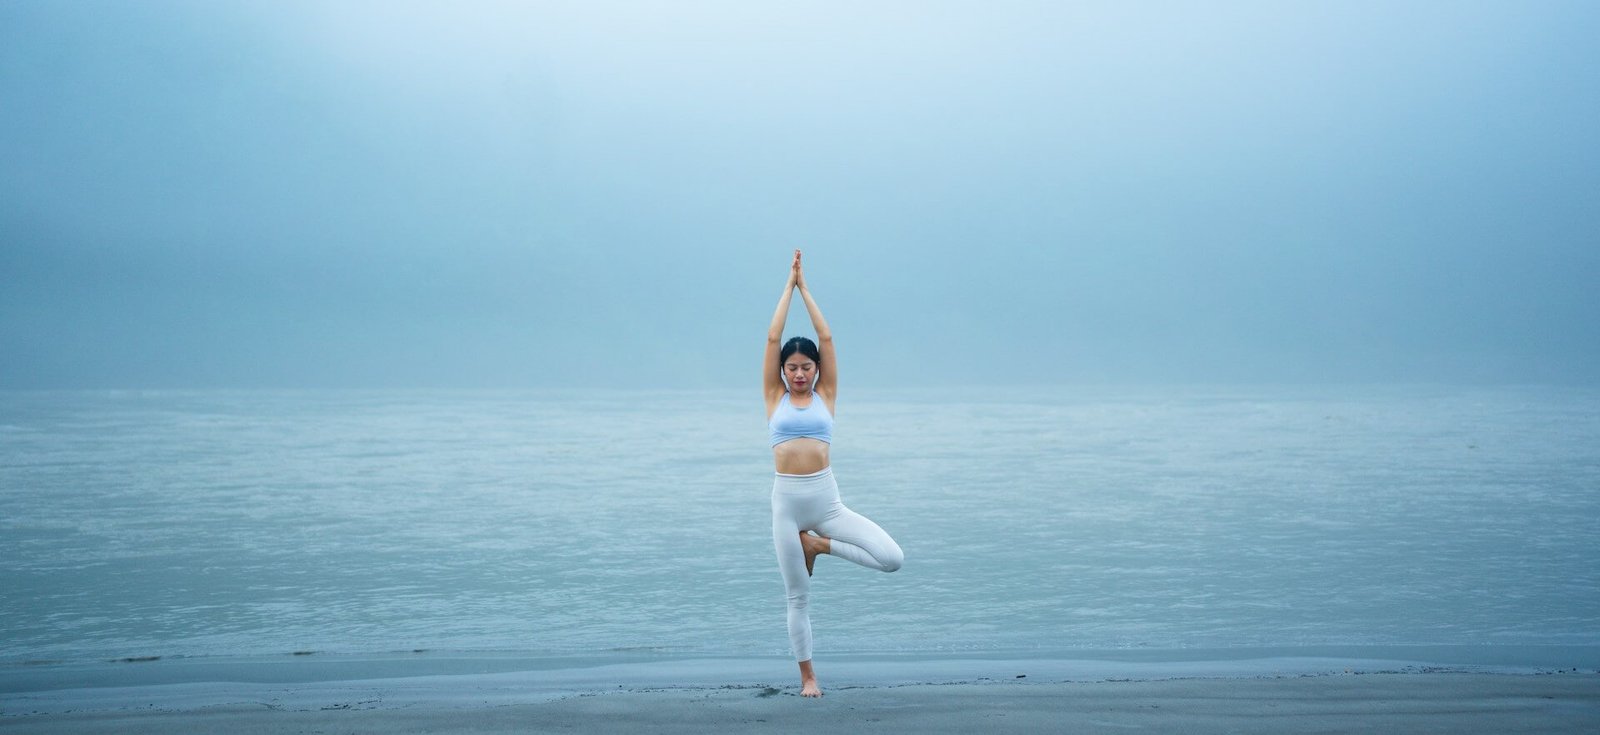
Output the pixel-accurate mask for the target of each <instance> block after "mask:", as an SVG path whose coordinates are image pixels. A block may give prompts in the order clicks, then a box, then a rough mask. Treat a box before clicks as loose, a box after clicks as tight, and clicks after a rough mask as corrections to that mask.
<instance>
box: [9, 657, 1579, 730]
mask: <svg viewBox="0 0 1600 735" xmlns="http://www.w3.org/2000/svg"><path fill="white" fill-rule="evenodd" d="M1341 652H1343V653H1344V654H1347V655H1339V654H1340V653H1341ZM1064 653H1066V654H1070V656H1069V655H1063V654H1064ZM1352 653H1354V654H1366V655H1348V654H1352ZM1315 654H1322V655H1315ZM1385 654H1387V655H1385ZM1395 654H1409V655H1395ZM1422 654H1428V655H1422ZM817 666H818V673H819V677H820V678H821V680H822V683H823V687H824V691H825V692H830V693H835V694H842V693H848V692H854V693H855V694H853V695H851V697H857V696H859V695H862V694H863V693H869V694H870V693H875V694H872V696H869V697H868V698H869V699H872V698H874V697H881V696H887V695H888V693H890V692H896V691H902V690H905V691H909V690H919V691H920V690H940V691H947V692H956V691H961V692H965V693H966V694H964V695H963V696H968V695H970V696H974V697H981V696H986V695H988V694H995V693H999V692H1009V693H1019V692H1021V691H1022V690H1021V689H1017V688H1018V687H1021V688H1023V689H1027V690H1030V691H1031V690H1032V688H1036V687H1055V688H1057V689H1062V690H1063V691H1068V690H1073V689H1074V688H1082V687H1084V686H1089V685H1105V684H1130V685H1131V684H1139V685H1150V686H1155V687H1156V688H1157V689H1163V688H1166V687H1172V686H1178V684H1179V683H1181V682H1190V683H1191V684H1190V685H1191V686H1198V687H1201V688H1203V689H1214V690H1219V691H1220V690H1233V689H1238V688H1240V687H1243V688H1246V689H1253V688H1254V687H1256V686H1257V685H1256V684H1250V683H1249V682H1258V683H1259V682H1270V681H1291V680H1308V681H1322V682H1324V683H1325V684H1326V683H1327V682H1335V681H1339V680H1354V679H1363V678H1365V679H1368V680H1371V679H1374V678H1386V679H1394V680H1397V681H1399V682H1401V683H1402V684H1403V685H1406V686H1415V685H1417V683H1418V682H1421V681H1435V680H1437V681H1441V682H1447V681H1467V680H1471V681H1478V682H1488V681H1498V682H1502V683H1506V682H1519V684H1518V686H1522V687H1526V686H1528V685H1527V682H1530V681H1562V682H1568V683H1569V684H1570V688H1571V690H1572V692H1576V693H1580V694H1581V693H1583V692H1587V695H1588V696H1589V697H1590V698H1591V699H1592V700H1593V703H1594V704H1595V707H1596V709H1595V710H1594V712H1595V713H1596V714H1597V715H1600V647H1542V646H1541V647H1527V646H1516V647H1470V646H1465V647H1448V646H1445V647H1440V646H1417V647H1405V646H1399V647H1345V648H1328V649H1324V648H1284V649H1211V650H1167V651H1148V650H1113V651H1076V652H1055V653H1053V654H1051V655H1038V656H1029V657H1019V656H1015V655H1013V656H1010V657H1004V658H1000V657H994V656H977V655H974V656H966V657H957V656H949V655H944V656H940V655H928V654H924V655H899V656H885V655H863V654H856V655H839V656H834V657H830V658H827V659H824V660H822V661H819V662H818V665H817ZM1328 686H1333V687H1334V688H1335V689H1340V690H1342V689H1346V688H1348V685H1328ZM1428 686H1429V687H1432V686H1434V685H1428ZM1564 686H1565V685H1564ZM1179 688H1182V687H1179ZM1490 688H1493V687H1490ZM797 692H798V686H797V675H796V674H795V671H794V664H793V662H792V661H790V660H788V659H787V658H781V657H765V658H749V657H746V658H718V657H668V656H660V655H658V656H646V655H611V656H570V657H532V656H526V655H518V654H514V653H501V654H478V655H465V654H459V653H456V654H450V653H443V652H441V653H437V654H429V653H428V652H417V653H413V654H409V655H408V654H391V655H384V656H331V655H285V656H277V657H270V656H262V657H240V658H215V659H208V658H192V659H183V658H174V659H161V660H149V661H134V662H128V663H124V662H105V663H93V664H60V665H23V664H14V665H10V666H6V667H3V670H0V727H15V726H18V725H21V724H25V723H32V724H36V725H38V724H43V723H49V722H53V721H58V720H62V718H66V719H70V720H73V721H78V720H81V719H82V718H85V717H89V718H95V717H119V716H138V717H144V716H146V715H154V714H163V715H172V716H177V715H183V714H186V713H187V714H193V713H200V712H215V711H217V710H218V708H221V709H224V710H229V711H239V712H240V713H241V714H242V713H244V712H245V711H248V710H250V709H252V708H254V709H259V710H261V711H262V712H278V713H281V712H321V711H332V710H349V709H360V710H371V711H378V710H391V711H397V710H406V711H420V710H426V711H441V712H442V711H450V710H473V711H476V710H482V709H485V708H490V709H495V708H504V707H543V706H546V705H551V704H552V703H559V702H565V701H569V700H574V699H585V698H590V697H596V696H606V697H610V696H613V695H619V694H622V695H628V696H630V697H631V696H633V695H649V697H646V699H652V701H653V700H654V699H660V698H666V699H667V700H671V701H677V700H682V699H685V698H695V697H711V698H717V699H722V698H727V697H739V696H744V697H755V698H758V699H766V698H774V697H793V698H795V699H798V697H795V696H794V695H795V694H797ZM906 696H913V695H906ZM916 696H921V695H916ZM1008 696H1009V695H1008ZM1019 696H1022V695H1021V694H1019ZM1027 696H1032V695H1027ZM913 698H915V696H913ZM835 699H838V698H837V697H836V698H835ZM619 701H621V700H619ZM240 708H243V709H242V710H241V709H240Z"/></svg>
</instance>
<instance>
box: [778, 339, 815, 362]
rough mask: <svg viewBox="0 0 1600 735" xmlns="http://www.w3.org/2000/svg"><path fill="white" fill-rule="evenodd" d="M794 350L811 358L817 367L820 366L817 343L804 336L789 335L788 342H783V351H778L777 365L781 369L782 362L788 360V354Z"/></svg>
mask: <svg viewBox="0 0 1600 735" xmlns="http://www.w3.org/2000/svg"><path fill="white" fill-rule="evenodd" d="M796 352H798V353H800V354H802V355H805V356H806V357H809V358H811V361H812V362H815V363H816V364H817V366H818V367H821V366H822V353H820V352H817V343H815V342H812V341H811V340H809V339H806V338H805V337H791V338H790V339H789V341H788V342H785V343H783V351H781V352H779V353H778V367H779V368H780V369H781V368H782V367H783V363H785V362H788V360H789V356H790V355H793V354H794V353H796Z"/></svg>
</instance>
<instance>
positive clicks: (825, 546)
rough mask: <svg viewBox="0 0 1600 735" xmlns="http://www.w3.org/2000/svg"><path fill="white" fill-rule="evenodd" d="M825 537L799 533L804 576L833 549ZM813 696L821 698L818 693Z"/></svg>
mask: <svg viewBox="0 0 1600 735" xmlns="http://www.w3.org/2000/svg"><path fill="white" fill-rule="evenodd" d="M830 541H831V540H830V539H829V538H828V537H827V536H812V535H811V534H810V533H807V532H805V531H801V532H800V548H802V549H804V550H805V552H806V576H807V577H809V576H811V568H812V567H814V566H816V564H817V555H819V554H826V553H828V551H829V550H830V549H832V548H833V544H832V543H831V542H830ZM815 696H818V697H820V696H822V694H821V693H820V692H819V693H818V694H816V695H815Z"/></svg>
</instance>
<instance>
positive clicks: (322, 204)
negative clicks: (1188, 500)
mask: <svg viewBox="0 0 1600 735" xmlns="http://www.w3.org/2000/svg"><path fill="white" fill-rule="evenodd" d="M861 5H865V6H866V7H862V6H861ZM1596 38H1600V4H1595V3H1590V2H1516V3H1512V2H1489V3H1474V2H1461V3H1454V2H1452V3H1438V2H1416V3H1410V2H1372V3H1363V2H1326V3H1276V2H1260V3H1255V2H1232V3H1226V4H1212V3H1198V2H1196V3H1166V2H1162V3H1156V2H1151V3H1134V4H1124V3H1109V2H1108V3H1092V4H1089V3H1084V4H1079V3H1070V4H1069V3H1054V2H1040V3H1012V2H1003V3H989V2H985V3H913V2H903V3H868V4H851V3H833V2H807V3H776V2H774V3H748V2H693V3H667V2H661V3H588V2H574V3H556V2H539V3H509V2H508V3H490V2H479V3H467V4H461V3H450V4H447V3H442V2H441V3H393V2H349V1H346V2H277V1H274V2H223V3H214V2H198V1H196V2H171V1H164V2H154V1H152V2H70V3H67V2H43V1H34V0H12V1H10V2H5V3H3V4H0V388H56V387H63V388H79V387H89V388H100V387H116V388H122V387H127V388H140V387H151V388H166V387H172V388H184V387H412V386H415V387H523V386H527V387H542V386H596V387H628V386H639V387H662V386H681V387H693V388H704V387H717V388H720V387H730V388H738V387H745V386H748V387H750V389H751V390H752V392H753V391H754V390H755V386H756V385H758V384H759V380H760V376H759V374H758V372H757V370H758V368H759V364H758V361H759V355H760V350H761V347H762V345H761V340H762V338H763V335H764V332H765V328H766V326H767V322H768V320H769V319H770V317H771V314H772V309H773V307H774V305H775V303H776V301H777V298H778V295H779V291H780V289H781V287H782V285H783V282H784V278H785V271H786V268H787V264H788V260H789V257H790V252H791V251H792V249H794V248H796V247H799V248H803V249H804V250H805V251H806V264H807V277H808V280H809V281H810V282H811V285H812V289H813V292H814V293H815V295H816V296H817V298H818V300H819V302H820V303H821V305H822V307H823V309H824V312H825V313H826V315H827V316H828V318H829V320H830V322H831V323H832V325H833V326H834V328H835V330H836V332H837V338H838V341H839V348H840V354H841V364H842V369H841V373H842V374H843V375H845V376H847V377H845V378H844V380H845V381H846V382H847V384H849V383H854V384H859V385H875V386H913V387H915V386H934V385H954V384H993V385H1008V384H1011V385H1014V384H1030V383H1062V382H1078V381H1088V382H1101V381H1104V382H1146V381H1153V382H1319V381H1361V382H1368V381H1380V382H1419V381H1422V382H1431V381H1442V382H1513V383H1526V382H1549V383H1594V382H1596V381H1597V380H1600V360H1597V358H1600V296H1597V289H1596V287H1595V284H1596V283H1597V282H1600V278H1597V276H1600V247H1597V245H1600V242H1597V240H1600V237H1597V235H1600V206H1597V204H1600V135H1597V134H1596V131H1597V130H1600V127H1597V126H1600V45H1597V44H1596V43H1595V42H1594V41H1595V39H1596ZM796 303H797V305H798V302H796ZM791 316H792V318H791V322H790V323H791V331H804V330H806V329H808V326H807V325H806V322H805V321H804V311H803V309H800V308H796V309H795V310H794V312H793V314H792V315H791Z"/></svg>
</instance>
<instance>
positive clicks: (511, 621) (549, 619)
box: [0, 387, 1600, 663]
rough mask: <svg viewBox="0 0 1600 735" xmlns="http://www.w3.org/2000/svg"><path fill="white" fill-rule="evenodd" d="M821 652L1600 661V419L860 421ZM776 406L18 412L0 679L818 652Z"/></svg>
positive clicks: (1274, 415) (343, 397)
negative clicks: (778, 515) (871, 547)
mask: <svg viewBox="0 0 1600 735" xmlns="http://www.w3.org/2000/svg"><path fill="white" fill-rule="evenodd" d="M839 422H840V423H839V426H838V429H837V431H836V435H835V437H836V439H835V440H836V444H835V446H834V452H833V462H834V469H835V472H836V474H837V476H838V479H839V483H840V487H841V491H842V493H843V496H844V500H845V502H846V503H847V504H848V505H850V506H851V507H853V508H854V509H856V510H857V511H859V512H861V513H864V514H866V515H867V516H869V517H871V518H873V519H875V520H877V521H878V522H879V524H880V525H882V526H883V527H884V528H885V529H886V530H888V531H889V532H890V533H891V534H892V535H893V536H895V538H896V539H897V540H898V541H899V543H900V545H901V546H902V547H903V548H904V549H905V551H906V557H907V561H906V565H905V567H904V569H902V570H901V571H899V572H897V573H894V574H882V573H879V572H872V571H868V570H865V569H862V568H859V567H854V566H852V565H850V564H849V563H847V562H843V561H841V560H838V559H831V558H823V559H821V560H820V561H819V562H818V569H817V576H816V579H815V582H814V585H813V595H812V621H813V626H814V628H815V630H816V632H817V651H818V654H819V655H823V656H826V655H829V654H831V653H865V652H903V653H920V652H926V653H936V652H962V653H986V652H996V653H999V652H1017V651H1054V650H1069V649H1085V648H1090V649H1103V648H1142V647H1151V648H1233V647H1255V646H1318V645H1388V644H1451V645H1524V644H1547V645H1548V644H1554V645H1596V644H1600V390H1595V389H1557V388H1462V387H1330V388H1306V387H1293V388H1278V387H1260V388H1252V387H1244V388H1239V387H1234V388H1195V387H1185V388H1141V389H1132V388H1117V389H1107V388H1077V389H1068V388H1050V389H1042V390H1018V389H1008V390H989V389H984V390H979V389H967V390H960V391H950V392H941V393H938V394H914V393H909V392H903V393H879V394H872V393H869V392H867V391H865V390H863V391H862V392H861V393H860V394H859V395H858V394H854V393H847V394H846V395H845V397H844V399H843V401H842V402H841V405H840V409H839ZM771 472H772V466H771V460H770V453H769V451H768V448H767V440H766V431H765V426H764V420H763V416H762V407H761V403H760V400H759V397H758V396H757V395H755V394H754V392H753V391H752V392H705V393H692V392H679V393H643V392H600V391H596V392H425V391H422V392H407V391H380V392H360V391H326V392H226V391H201V392H167V391H160V392H139V391H133V392H104V391H101V392H4V393H0V629H3V633H4V635H3V636H0V661H3V662H12V663H16V662H22V661H37V660H54V661H68V662H70V661H81V660H101V659H106V658H118V657H142V656H219V655H220V656H227V655H256V654H280V653H289V652H296V651H320V652H328V653H375V652H391V651H410V650H414V649H430V650H451V651H511V652H524V653H529V654H535V655H541V654H572V653H597V654H599V653H607V652H618V651H653V652H667V653H684V654H691V655H698V654H714V655H731V656H747V655H762V656H765V655H777V656H781V655H785V654H786V651H787V636H786V632H785V627H784V607H783V585H782V582H781V580H780V579H779V576H778V572H777V569H776V563H775V562H774V560H773V553H772V546H771V541H770V539H769V526H768V493H769V492H770V490H771Z"/></svg>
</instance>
